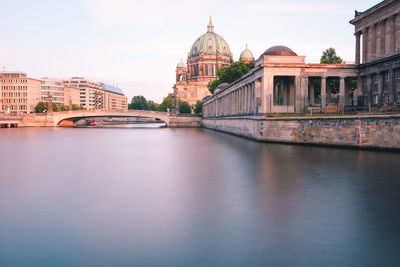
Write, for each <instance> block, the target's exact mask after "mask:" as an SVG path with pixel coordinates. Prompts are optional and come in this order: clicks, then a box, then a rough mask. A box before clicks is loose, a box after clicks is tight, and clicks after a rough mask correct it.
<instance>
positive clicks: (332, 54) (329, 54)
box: [320, 47, 343, 64]
mask: <svg viewBox="0 0 400 267" xmlns="http://www.w3.org/2000/svg"><path fill="white" fill-rule="evenodd" d="M320 63H321V64H342V63H343V59H342V58H341V57H339V56H338V55H336V50H335V48H332V47H330V48H328V49H326V50H325V51H323V52H322V56H321V60H320Z"/></svg>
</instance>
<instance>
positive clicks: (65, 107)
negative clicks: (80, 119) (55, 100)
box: [60, 104, 69, 111]
mask: <svg viewBox="0 0 400 267" xmlns="http://www.w3.org/2000/svg"><path fill="white" fill-rule="evenodd" d="M60 110H61V111H68V110H69V107H67V106H66V105H64V104H61V107H60Z"/></svg>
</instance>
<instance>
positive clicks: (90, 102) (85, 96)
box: [63, 77, 104, 110]
mask: <svg viewBox="0 0 400 267" xmlns="http://www.w3.org/2000/svg"><path fill="white" fill-rule="evenodd" d="M63 82H64V86H70V87H76V88H79V91H80V105H82V106H83V107H84V108H86V109H88V110H91V109H103V108H104V104H103V103H104V91H103V89H102V87H101V85H100V83H98V82H93V81H89V80H86V79H85V78H83V77H72V78H71V79H69V80H64V81H63Z"/></svg>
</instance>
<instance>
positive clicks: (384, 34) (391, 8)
mask: <svg viewBox="0 0 400 267" xmlns="http://www.w3.org/2000/svg"><path fill="white" fill-rule="evenodd" d="M350 23H351V24H353V25H354V27H355V37H356V54H355V58H356V64H359V67H358V68H359V71H360V74H359V90H358V91H359V103H360V104H361V105H367V104H371V105H373V106H382V105H385V104H386V105H393V104H396V103H397V104H400V1H398V0H385V1H382V2H380V3H379V4H377V5H375V6H373V7H371V8H369V9H368V10H366V11H364V12H358V11H355V17H354V19H352V20H351V21H350Z"/></svg>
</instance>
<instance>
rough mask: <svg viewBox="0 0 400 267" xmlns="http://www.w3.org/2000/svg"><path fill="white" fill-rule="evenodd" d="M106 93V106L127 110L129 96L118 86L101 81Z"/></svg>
mask: <svg viewBox="0 0 400 267" xmlns="http://www.w3.org/2000/svg"><path fill="white" fill-rule="evenodd" d="M100 85H101V88H103V91H104V92H105V93H104V108H105V109H114V110H127V109H128V98H127V97H126V96H125V95H124V93H123V92H122V90H121V89H120V88H118V87H115V86H111V85H108V84H105V83H100Z"/></svg>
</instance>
